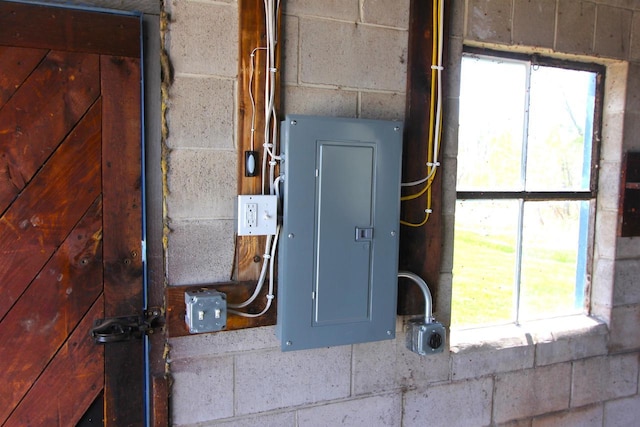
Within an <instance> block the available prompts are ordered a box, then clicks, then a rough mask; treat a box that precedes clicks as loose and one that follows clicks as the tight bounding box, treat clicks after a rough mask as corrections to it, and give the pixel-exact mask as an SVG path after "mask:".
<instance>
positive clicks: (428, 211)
mask: <svg viewBox="0 0 640 427" xmlns="http://www.w3.org/2000/svg"><path fill="white" fill-rule="evenodd" d="M424 213H426V214H430V213H433V210H432V209H425V210H424Z"/></svg>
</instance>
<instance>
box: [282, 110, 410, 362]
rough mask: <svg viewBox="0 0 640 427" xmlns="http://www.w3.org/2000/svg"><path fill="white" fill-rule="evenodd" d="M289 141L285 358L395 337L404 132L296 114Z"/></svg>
mask: <svg viewBox="0 0 640 427" xmlns="http://www.w3.org/2000/svg"><path fill="white" fill-rule="evenodd" d="M281 140H282V154H283V161H282V164H281V168H282V172H283V173H284V191H283V196H284V206H283V213H284V220H283V228H282V233H281V241H280V249H279V266H278V324H277V328H276V331H277V332H276V333H277V334H278V336H279V338H280V340H281V343H282V350H285V351H287V350H299V349H306V348H317V347H327V346H334V345H343V344H352V343H359V342H368V341H377V340H382V339H389V338H393V337H394V336H395V320H396V301H397V274H398V227H399V215H400V173H401V172H400V171H401V153H402V124H401V123H400V122H393V121H382V120H362V119H341V118H328V117H313V116H300V115H290V116H287V118H286V120H285V121H284V122H283V123H282V135H281Z"/></svg>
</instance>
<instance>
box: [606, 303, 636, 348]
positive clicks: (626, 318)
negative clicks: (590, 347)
mask: <svg viewBox="0 0 640 427" xmlns="http://www.w3.org/2000/svg"><path fill="white" fill-rule="evenodd" d="M638 325H640V305H631V306H626V307H615V308H613V309H612V310H611V323H610V327H611V338H610V342H609V350H610V351H612V352H617V351H623V350H632V349H638V348H640V328H639V327H638Z"/></svg>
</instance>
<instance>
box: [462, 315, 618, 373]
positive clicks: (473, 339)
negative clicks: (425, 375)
mask: <svg viewBox="0 0 640 427" xmlns="http://www.w3.org/2000/svg"><path fill="white" fill-rule="evenodd" d="M608 333H609V331H608V328H607V325H606V324H605V323H604V322H602V321H600V320H598V319H595V318H593V317H589V316H585V315H574V316H566V317H557V318H553V319H545V320H539V321H533V322H527V323H524V324H521V325H519V326H516V325H513V324H511V325H501V326H491V327H482V328H473V329H452V330H451V339H450V350H451V352H452V353H454V354H460V353H468V352H475V351H494V350H501V349H509V348H518V347H534V346H537V347H538V348H537V349H536V364H538V365H540V364H550V363H557V362H563V361H567V360H574V359H580V358H584V357H591V356H597V355H602V354H606V353H607V339H608ZM587 343H588V345H586V346H585V344H587Z"/></svg>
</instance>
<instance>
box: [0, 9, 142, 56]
mask: <svg viewBox="0 0 640 427" xmlns="http://www.w3.org/2000/svg"><path fill="white" fill-rule="evenodd" d="M0 22H2V25H0V45H7V46H20V47H36V48H43V47H46V48H49V49H55V50H65V51H73V52H85V53H101V54H107V55H118V56H129V57H134V58H138V57H140V42H139V40H140V17H139V16H124V15H113V14H107V13H104V14H102V15H101V16H100V19H96V12H88V11H81V10H73V9H64V8H55V7H51V6H46V7H45V6H37V5H27V4H21V3H13V2H0ZM131 40H134V41H137V43H131Z"/></svg>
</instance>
